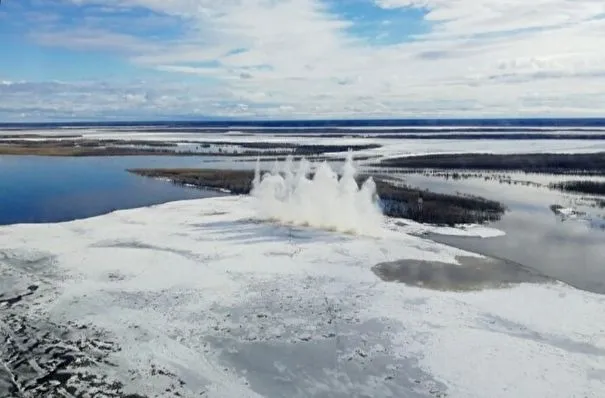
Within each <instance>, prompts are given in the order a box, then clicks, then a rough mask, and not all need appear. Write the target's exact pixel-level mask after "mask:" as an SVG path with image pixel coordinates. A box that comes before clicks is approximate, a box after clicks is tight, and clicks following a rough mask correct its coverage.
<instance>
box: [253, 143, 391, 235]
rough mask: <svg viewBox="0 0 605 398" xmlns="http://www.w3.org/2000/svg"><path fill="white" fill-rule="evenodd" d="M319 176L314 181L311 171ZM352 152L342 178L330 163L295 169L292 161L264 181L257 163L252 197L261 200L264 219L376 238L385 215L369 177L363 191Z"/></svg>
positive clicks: (304, 162)
mask: <svg viewBox="0 0 605 398" xmlns="http://www.w3.org/2000/svg"><path fill="white" fill-rule="evenodd" d="M312 170H314V171H315V173H314V174H313V176H312V177H310V176H311V171H312ZM355 175H356V170H355V166H354V164H353V157H352V155H351V154H350V153H349V155H348V156H347V159H346V161H345V163H344V166H343V168H342V173H341V177H340V179H339V178H338V175H337V173H336V172H335V171H334V170H332V168H331V167H330V165H329V164H328V163H327V162H321V163H315V164H313V163H311V162H309V161H308V160H306V159H304V158H303V159H301V160H300V162H299V163H298V165H297V166H296V167H295V165H294V162H293V160H292V157H288V158H287V159H286V161H285V163H283V164H282V165H281V167H280V164H279V163H277V162H276V163H275V166H274V167H273V170H272V171H271V172H270V173H265V174H264V175H262V176H261V171H260V162H257V165H256V172H255V176H254V181H253V184H252V195H253V196H254V197H256V198H257V199H258V211H259V216H260V218H262V219H268V220H274V221H278V222H282V223H287V224H293V225H301V226H311V227H316V228H322V229H329V230H335V231H340V232H346V233H354V234H360V235H377V234H379V233H380V231H381V230H382V222H383V216H382V213H381V211H380V208H379V206H378V203H377V201H378V196H377V194H376V184H375V183H374V180H373V179H372V178H371V177H370V178H368V179H367V180H366V181H365V182H364V183H363V184H362V185H361V188H360V187H359V186H358V185H357V181H356V180H355Z"/></svg>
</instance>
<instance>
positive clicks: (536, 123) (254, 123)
mask: <svg viewBox="0 0 605 398" xmlns="http://www.w3.org/2000/svg"><path fill="white" fill-rule="evenodd" d="M364 126H375V127H449V126H452V127H453V126H456V127H582V128H586V127H605V118H491V119H470V118H468V119H420V118H418V119H322V120H262V119H259V120H242V119H230V120H220V119H214V120H210V119H208V120H159V121H125V122H95V121H88V122H66V123H0V128H26V129H29V128H31V127H37V128H60V127H143V128H145V127H162V128H165V129H170V128H196V127H199V128H208V127H214V128H229V127H270V128H293V127H295V128H300V127H309V128H311V127H364Z"/></svg>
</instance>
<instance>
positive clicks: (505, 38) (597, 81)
mask: <svg viewBox="0 0 605 398" xmlns="http://www.w3.org/2000/svg"><path fill="white" fill-rule="evenodd" d="M72 1H73V2H74V3H77V4H83V3H96V4H103V5H104V6H107V7H110V8H112V9H113V10H114V11H115V9H128V8H129V7H143V8H147V9H150V10H153V11H154V12H156V13H160V14H163V15H169V16H172V17H177V18H180V19H181V20H182V23H183V26H185V27H186V34H185V36H184V37H182V38H181V39H180V40H179V41H174V40H171V41H163V40H159V39H157V40H154V39H141V38H136V37H134V36H128V35H125V34H124V33H122V32H115V31H113V32H100V31H97V30H95V31H93V32H89V31H86V30H83V31H80V34H79V35H78V31H69V32H54V33H49V32H46V33H45V34H44V35H42V36H40V37H38V39H39V40H40V41H42V42H45V43H48V42H52V43H55V44H56V43H61V45H64V46H67V47H71V48H74V47H90V48H103V49H113V50H114V51H121V52H126V53H128V56H129V58H130V60H131V61H132V62H133V63H135V64H136V65H139V66H142V67H149V68H152V69H155V70H160V71H163V72H165V73H168V74H177V76H178V74H182V79H183V80H186V81H187V82H189V81H192V80H191V79H195V78H196V77H204V78H208V79H211V80H212V82H213V85H212V87H213V88H211V90H213V92H215V91H216V93H220V96H221V97H220V98H213V99H212V100H208V99H207V98H206V97H207V95H206V94H205V92H206V91H208V89H207V87H206V86H204V85H203V84H202V83H200V84H197V85H193V86H188V89H187V90H186V92H191V90H192V87H195V89H196V90H200V93H199V94H197V95H193V96H191V97H188V98H186V99H185V98H183V97H185V96H184V95H180V94H179V92H178V89H175V87H174V86H171V85H170V84H165V85H157V86H156V87H155V88H154V89H153V90H154V91H155V92H157V95H158V96H163V97H164V98H165V102H162V103H159V102H157V103H154V105H153V106H151V105H149V103H148V102H146V101H139V102H137V103H136V104H135V105H136V106H138V107H140V108H141V109H142V111H147V110H148V109H150V107H155V108H153V109H156V108H157V107H160V106H164V105H165V106H166V108H165V109H162V111H163V112H166V113H168V112H170V111H171V110H173V109H177V108H178V107H181V108H180V109H192V110H198V111H200V110H204V113H206V114H209V113H215V114H216V113H220V109H221V108H220V107H221V106H223V107H225V108H224V109H225V112H226V113H229V112H244V111H245V112H244V113H245V114H247V115H259V116H263V115H266V116H270V117H288V116H294V117H308V116H311V117H324V116H364V115H368V116H404V117H405V116H416V115H429V116H439V115H448V116H456V115H463V116H467V115H474V116H482V115H490V116H493V115H505V116H508V115H512V116H514V115H517V114H523V115H531V114H544V113H553V114H562V115H571V114H577V115H593V114H598V113H599V112H602V108H603V107H604V106H605V96H603V95H601V94H602V93H603V89H602V87H605V73H604V72H603V71H605V52H604V51H603V50H602V49H603V48H605V1H602V0H573V1H572V0H534V1H528V0H374V1H375V4H376V5H378V6H380V7H384V8H385V9H395V8H405V7H417V8H423V9H425V10H426V11H427V14H426V20H427V22H429V23H430V24H431V31H430V32H429V33H427V34H425V35H422V36H419V37H416V40H414V41H410V40H402V41H401V43H399V44H393V45H389V46H385V45H383V46H372V45H370V44H368V43H367V42H364V41H361V40H360V39H357V38H354V37H352V36H350V35H349V34H348V33H347V32H348V31H347V28H349V27H350V26H351V23H352V22H351V21H347V20H344V19H342V18H340V17H337V16H335V15H334V14H332V13H330V12H329V10H328V8H327V7H326V5H325V3H323V2H322V1H320V0H223V1H215V0H173V1H166V0H113V1H110V0H106V1H103V2H101V1H97V0H77V1H76V0H72ZM368 1H371V0H368ZM82 29H84V28H82ZM402 31H403V30H402ZM82 32H84V33H86V34H82ZM53 35H55V36H53ZM57 35H59V36H57ZM209 64H211V66H208V65H209ZM0 77H1V76H0ZM185 86H187V85H184V87H185ZM162 87H164V89H165V90H166V91H165V92H164V93H161V90H162ZM216 87H219V88H220V89H216ZM140 89H141V90H143V88H140ZM213 95H214V94H213ZM166 98H174V100H173V101H168V100H167V99H166ZM215 100H216V101H215ZM5 102H6V100H4V101H3V100H1V99H0V106H1V104H2V103H5ZM177 104H178V105H177ZM212 104H215V105H212ZM236 104H240V105H241V104H243V105H248V108H243V107H241V106H237V105H236ZM135 105H133V109H135V108H136V106H135ZM106 106H109V105H106ZM205 107H208V108H205ZM118 108H120V107H119V106H118ZM233 109H236V111H234V110H233ZM242 109H244V111H242ZM109 110H111V109H109Z"/></svg>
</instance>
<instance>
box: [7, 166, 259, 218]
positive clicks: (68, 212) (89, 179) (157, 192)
mask: <svg viewBox="0 0 605 398" xmlns="http://www.w3.org/2000/svg"><path fill="white" fill-rule="evenodd" d="M243 166H246V167H250V165H242V167H243ZM135 167H139V168H144V167H209V168H215V167H216V168H225V167H232V162H230V161H229V159H226V158H221V159H218V160H215V161H213V159H212V158H209V157H169V156H133V157H82V158H73V157H72V158H69V157H38V156H0V225H4V224H13V223H39V222H58V221H67V220H73V219H79V218H85V217H91V216H96V215H100V214H104V213H107V212H110V211H112V210H115V209H127V208H135V207H141V206H149V205H154V204H159V203H164V202H168V201H173V200H183V199H194V198H203V197H209V196H215V195H217V193H215V192H210V191H202V190H198V189H192V188H186V187H180V186H176V185H172V184H167V183H165V182H163V181H156V180H153V179H147V178H142V177H138V176H135V175H133V174H130V173H128V172H126V171H125V170H126V169H128V168H135Z"/></svg>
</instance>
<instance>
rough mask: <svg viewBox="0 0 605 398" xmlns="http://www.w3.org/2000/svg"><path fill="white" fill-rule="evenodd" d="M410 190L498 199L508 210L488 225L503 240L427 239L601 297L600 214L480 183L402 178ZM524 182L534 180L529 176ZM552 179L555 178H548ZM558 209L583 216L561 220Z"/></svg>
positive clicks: (604, 237) (550, 194)
mask: <svg viewBox="0 0 605 398" xmlns="http://www.w3.org/2000/svg"><path fill="white" fill-rule="evenodd" d="M402 178H404V179H405V180H406V182H407V183H408V184H410V185H412V186H418V187H421V188H427V189H430V190H433V191H438V192H443V193H455V192H461V193H466V194H474V195H478V196H482V197H485V198H488V199H493V200H498V201H500V202H502V203H504V204H505V205H506V206H507V207H508V211H507V213H506V214H505V215H504V217H502V219H501V220H500V221H497V222H494V223H491V224H490V226H493V227H495V228H498V229H500V230H502V231H504V232H506V235H505V236H501V237H496V238H489V239H480V238H468V237H456V236H444V235H434V234H433V235H429V237H430V238H431V239H432V240H435V241H438V242H441V243H445V244H448V245H452V246H455V247H459V248H461V249H464V250H469V251H472V252H476V253H480V254H484V255H487V256H490V257H495V258H500V259H504V260H508V261H512V262H515V263H519V264H522V265H524V266H526V267H529V268H532V269H534V270H537V271H539V272H540V273H542V274H544V275H547V276H549V277H552V278H555V279H558V280H561V281H563V282H566V283H569V284H570V285H573V286H575V287H578V288H581V289H585V290H589V291H593V292H598V293H603V294H605V229H604V228H605V215H604V213H605V209H598V208H594V207H591V206H589V202H587V201H585V200H584V199H582V196H581V195H573V194H567V193H562V192H558V191H553V190H550V189H548V188H547V187H542V188H540V187H535V186H523V185H515V184H514V183H512V184H508V183H506V184H501V183H499V182H497V181H486V180H485V179H484V178H470V179H466V180H445V179H443V178H439V177H427V176H422V175H407V176H403V177H402ZM527 179H530V180H531V179H534V178H533V177H532V176H531V175H530V176H527ZM547 179H548V180H555V179H556V177H553V176H551V177H549V178H547ZM553 204H558V205H561V206H564V207H574V208H576V209H577V210H578V211H581V212H585V213H586V214H585V215H581V216H578V217H573V218H562V217H560V216H557V215H556V214H554V213H553V211H552V210H551V209H550V206H551V205H553Z"/></svg>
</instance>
